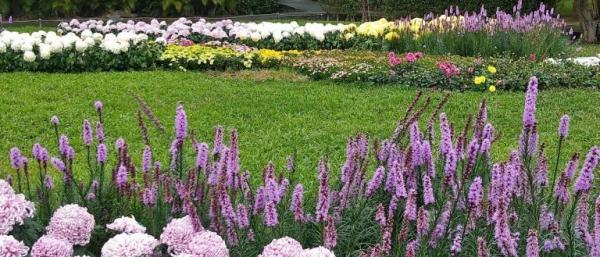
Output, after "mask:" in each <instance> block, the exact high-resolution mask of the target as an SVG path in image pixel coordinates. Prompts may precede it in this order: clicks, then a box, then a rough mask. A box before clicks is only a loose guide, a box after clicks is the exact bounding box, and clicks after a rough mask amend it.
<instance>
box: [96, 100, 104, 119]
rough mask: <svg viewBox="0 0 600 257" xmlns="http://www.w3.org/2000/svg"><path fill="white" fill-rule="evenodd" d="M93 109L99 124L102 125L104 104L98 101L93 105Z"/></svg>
mask: <svg viewBox="0 0 600 257" xmlns="http://www.w3.org/2000/svg"><path fill="white" fill-rule="evenodd" d="M94 108H96V113H97V114H98V119H99V120H100V123H102V122H103V121H102V112H103V110H104V104H103V103H102V101H100V100H98V101H96V102H95V103H94Z"/></svg>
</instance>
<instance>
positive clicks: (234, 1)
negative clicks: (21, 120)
mask: <svg viewBox="0 0 600 257" xmlns="http://www.w3.org/2000/svg"><path fill="white" fill-rule="evenodd" d="M277 8H278V5H277V1H275V0H48V1H43V0H23V1H11V0H0V14H3V15H5V16H8V15H13V16H15V17H20V16H25V17H30V18H38V17H57V16H58V17H66V18H70V17H74V16H83V17H99V16H103V15H107V14H110V13H113V12H115V11H124V12H125V13H135V14H138V15H140V16H163V17H164V16H169V17H176V16H200V15H215V14H238V13H240V14H257V13H272V12H275V11H276V10H277Z"/></svg>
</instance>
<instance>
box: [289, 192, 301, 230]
mask: <svg viewBox="0 0 600 257" xmlns="http://www.w3.org/2000/svg"><path fill="white" fill-rule="evenodd" d="M303 205H304V187H302V184H298V185H296V188H294V193H293V194H292V202H291V205H290V211H292V212H293V213H294V219H295V220H296V222H298V223H302V222H303V221H304V207H303Z"/></svg>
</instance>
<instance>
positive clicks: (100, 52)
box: [0, 30, 163, 72]
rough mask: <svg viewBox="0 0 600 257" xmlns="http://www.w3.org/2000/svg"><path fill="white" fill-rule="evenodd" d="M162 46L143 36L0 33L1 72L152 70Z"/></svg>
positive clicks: (121, 34) (86, 32) (42, 32)
mask: <svg viewBox="0 0 600 257" xmlns="http://www.w3.org/2000/svg"><path fill="white" fill-rule="evenodd" d="M162 48H163V46H162V44H161V43H159V42H155V41H154V40H151V41H150V40H148V36H147V35H146V34H134V33H130V32H120V33H119V34H116V35H115V34H106V35H102V34H99V33H92V32H91V31H89V30H86V31H84V32H83V33H81V35H80V36H77V35H75V34H73V33H69V34H67V35H64V36H59V35H57V34H56V33H54V32H44V31H39V32H34V33H31V34H28V33H17V32H9V31H3V32H2V33H0V67H1V68H0V69H1V71H52V72H79V71H109V70H130V69H133V70H135V69H149V68H153V67H154V65H155V61H156V60H157V59H158V56H159V55H160V53H161V52H162Z"/></svg>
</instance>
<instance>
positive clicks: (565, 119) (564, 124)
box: [558, 114, 571, 139]
mask: <svg viewBox="0 0 600 257" xmlns="http://www.w3.org/2000/svg"><path fill="white" fill-rule="evenodd" d="M570 120H571V118H570V117H569V115H566V114H565V115H563V116H562V117H561V118H560V124H559V126H558V136H560V138H563V139H564V138H566V137H567V135H568V134H569V122H570Z"/></svg>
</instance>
